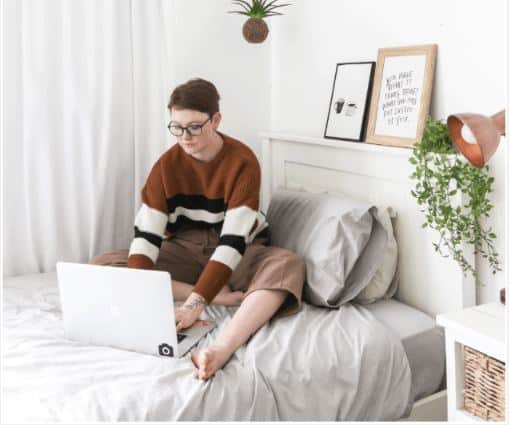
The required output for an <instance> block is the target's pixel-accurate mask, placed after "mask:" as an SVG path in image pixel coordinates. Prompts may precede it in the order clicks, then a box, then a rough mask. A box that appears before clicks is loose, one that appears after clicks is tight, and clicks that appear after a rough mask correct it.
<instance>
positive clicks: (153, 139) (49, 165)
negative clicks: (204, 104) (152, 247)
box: [2, 0, 175, 276]
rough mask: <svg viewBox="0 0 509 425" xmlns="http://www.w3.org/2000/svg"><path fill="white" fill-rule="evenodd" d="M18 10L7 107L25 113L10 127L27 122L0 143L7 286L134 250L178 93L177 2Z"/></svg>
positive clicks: (73, 2) (122, 1)
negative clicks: (147, 184)
mask: <svg viewBox="0 0 509 425" xmlns="http://www.w3.org/2000/svg"><path fill="white" fill-rule="evenodd" d="M11 6H12V3H11ZM16 8H17V10H18V14H17V18H18V20H19V25H20V29H19V31H16V32H15V33H16V36H19V40H16V39H15V38H16V37H14V39H12V40H11V41H12V43H14V44H16V43H18V44H19V47H20V51H19V55H18V59H19V64H18V66H19V70H20V72H19V90H13V89H11V90H10V91H9V93H6V95H5V96H6V97H7V96H11V98H12V99H11V100H12V102H13V105H16V103H17V104H18V106H19V112H20V113H18V114H12V113H11V114H10V116H9V117H8V118H9V120H13V119H14V120H19V122H18V123H17V125H16V126H14V127H15V128H17V129H18V131H17V133H16V132H12V131H11V132H10V133H9V134H8V136H9V137H5V136H6V134H5V132H4V137H3V143H4V146H3V148H4V149H3V153H4V155H3V164H2V165H3V167H2V170H3V171H2V172H3V184H4V187H5V190H4V192H3V195H4V196H3V233H2V242H3V249H2V255H3V275H4V276H11V275H18V274H23V273H37V272H45V271H51V270H55V264H56V262H57V261H59V260H63V261H75V262H86V261H88V260H89V259H90V258H91V257H92V256H94V255H96V254H98V253H101V252H105V251H109V250H113V249H128V247H129V243H130V241H131V239H132V237H133V222H134V216H135V213H136V211H137V209H138V208H139V203H140V199H139V194H140V189H141V187H142V185H143V183H144V181H145V178H146V176H147V174H148V172H149V170H150V168H151V166H152V165H153V163H154V162H155V161H156V159H157V158H158V157H159V156H160V155H161V153H162V152H164V150H166V149H168V147H169V144H170V137H169V136H168V131H167V128H166V125H167V123H168V120H169V118H168V113H167V109H166V104H167V102H168V97H169V94H170V91H171V89H172V87H173V86H174V85H175V81H174V75H175V72H174V69H173V64H172V61H171V60H170V59H171V53H172V49H173V47H172V46H173V42H172V37H171V34H172V22H174V17H173V16H172V13H173V0H44V1H42V0H22V1H18V4H17V5H16ZM6 9H7V10H5V9H4V19H8V17H7V16H5V13H9V12H10V9H9V7H6ZM10 25H11V26H12V23H11V24H10ZM12 34H13V32H12V31H11V35H12ZM7 50H9V49H7ZM11 50H12V51H15V50H16V49H11ZM14 59H16V58H14ZM8 61H9V58H7V57H5V56H4V65H3V66H4V68H5V67H7V66H14V65H15V64H14V63H11V64H10V65H9V64H8V63H7V62H8ZM4 82H5V80H4ZM17 91H18V92H19V93H16V92H17ZM16 96H19V97H16ZM9 103H10V102H9V98H4V108H3V109H5V110H7V109H8V108H9ZM5 116H6V115H5V114H4V118H5ZM14 127H13V126H12V125H11V130H12V128H14ZM15 136H18V137H15Z"/></svg>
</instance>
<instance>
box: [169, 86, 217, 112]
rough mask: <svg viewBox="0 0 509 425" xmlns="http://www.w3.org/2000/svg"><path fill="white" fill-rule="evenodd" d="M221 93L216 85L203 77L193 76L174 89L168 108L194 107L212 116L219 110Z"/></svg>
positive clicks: (195, 109)
mask: <svg viewBox="0 0 509 425" xmlns="http://www.w3.org/2000/svg"><path fill="white" fill-rule="evenodd" d="M219 99H220V97H219V93H218V91H217V89H216V86H214V84H212V83H211V82H210V81H207V80H203V79H202V78H193V79H192V80H189V81H188V82H187V83H184V84H181V85H179V86H177V87H176V88H175V90H173V93H172V94H171V96H170V102H169V103H168V109H169V110H170V111H171V109H172V108H175V109H192V110H194V111H200V112H204V113H206V114H209V116H211V117H212V115H214V114H215V113H216V112H218V111H219Z"/></svg>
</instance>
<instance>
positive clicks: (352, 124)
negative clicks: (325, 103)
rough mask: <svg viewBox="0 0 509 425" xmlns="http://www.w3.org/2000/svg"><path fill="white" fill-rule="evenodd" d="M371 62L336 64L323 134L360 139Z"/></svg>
mask: <svg viewBox="0 0 509 425" xmlns="http://www.w3.org/2000/svg"><path fill="white" fill-rule="evenodd" d="M374 70H375V62H349V63H338V64H337V65H336V73H335V75H334V82H333V85H332V93H331V98H330V103H329V113H328V114H327V123H326V124H325V134H324V137H326V138H328V139H341V140H349V141H353V142H362V141H364V134H365V131H366V124H367V118H368V107H369V100H370V96H371V88H372V86H373V76H374Z"/></svg>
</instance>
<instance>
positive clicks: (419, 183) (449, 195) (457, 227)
mask: <svg viewBox="0 0 509 425" xmlns="http://www.w3.org/2000/svg"><path fill="white" fill-rule="evenodd" d="M410 162H411V163H412V164H413V165H414V166H415V171H414V172H413V173H412V175H411V179H413V180H416V184H415V187H414V189H413V190H412V191H411V193H412V196H413V197H414V198H416V199H417V203H418V204H419V205H420V206H422V209H421V211H422V212H424V214H425V219H426V220H425V222H424V224H423V225H422V227H429V228H431V229H434V230H436V231H437V232H438V233H439V235H440V239H439V241H438V242H437V243H433V246H434V248H435V251H437V252H438V253H439V254H440V255H442V256H443V257H451V256H452V258H453V259H454V260H455V261H456V262H457V263H458V264H459V266H460V267H461V270H462V271H463V273H464V274H466V273H467V272H470V273H472V275H473V276H474V277H475V279H476V282H477V283H480V282H479V276H478V273H477V271H476V270H475V268H474V266H473V265H472V264H470V263H469V261H468V260H467V259H466V258H465V255H464V253H463V250H462V243H466V244H469V245H472V246H473V247H474V253H475V254H478V253H479V254H481V255H482V257H483V258H485V259H487V261H488V263H489V265H490V268H491V271H492V273H493V274H495V273H496V272H497V271H500V270H501V268H500V263H499V258H498V253H497V252H496V250H495V246H494V240H495V239H496V237H497V235H496V234H495V233H494V232H493V229H492V228H491V227H488V228H486V226H483V224H482V223H481V222H482V221H483V219H486V218H488V217H489V216H490V211H491V210H492V209H493V204H492V203H491V201H490V199H489V194H490V193H491V192H493V183H494V178H493V177H491V176H490V175H489V173H488V172H489V167H488V166H485V167H483V168H475V167H473V166H471V165H470V164H468V163H467V162H466V161H465V160H463V159H462V158H461V157H460V156H459V155H458V154H457V152H456V150H455V148H454V147H453V144H452V140H451V136H450V133H449V130H448V127H447V125H446V124H444V123H443V122H441V121H437V120H433V119H432V118H431V117H428V118H427V119H426V125H425V128H424V133H423V137H422V140H421V142H420V143H418V144H416V145H415V146H414V148H413V151H412V155H411V156H410ZM461 198H462V200H461V201H459V200H460V199H461Z"/></svg>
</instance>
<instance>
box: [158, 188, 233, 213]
mask: <svg viewBox="0 0 509 425" xmlns="http://www.w3.org/2000/svg"><path fill="white" fill-rule="evenodd" d="M166 204H167V205H168V214H171V213H173V212H175V209H176V208H177V207H183V208H187V209H190V210H205V211H208V212H210V213H220V212H224V211H226V204H225V202H224V199H223V198H217V199H209V198H207V197H206V196H203V195H184V194H182V193H179V194H177V195H175V196H173V197H171V198H168V199H167V200H166Z"/></svg>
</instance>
